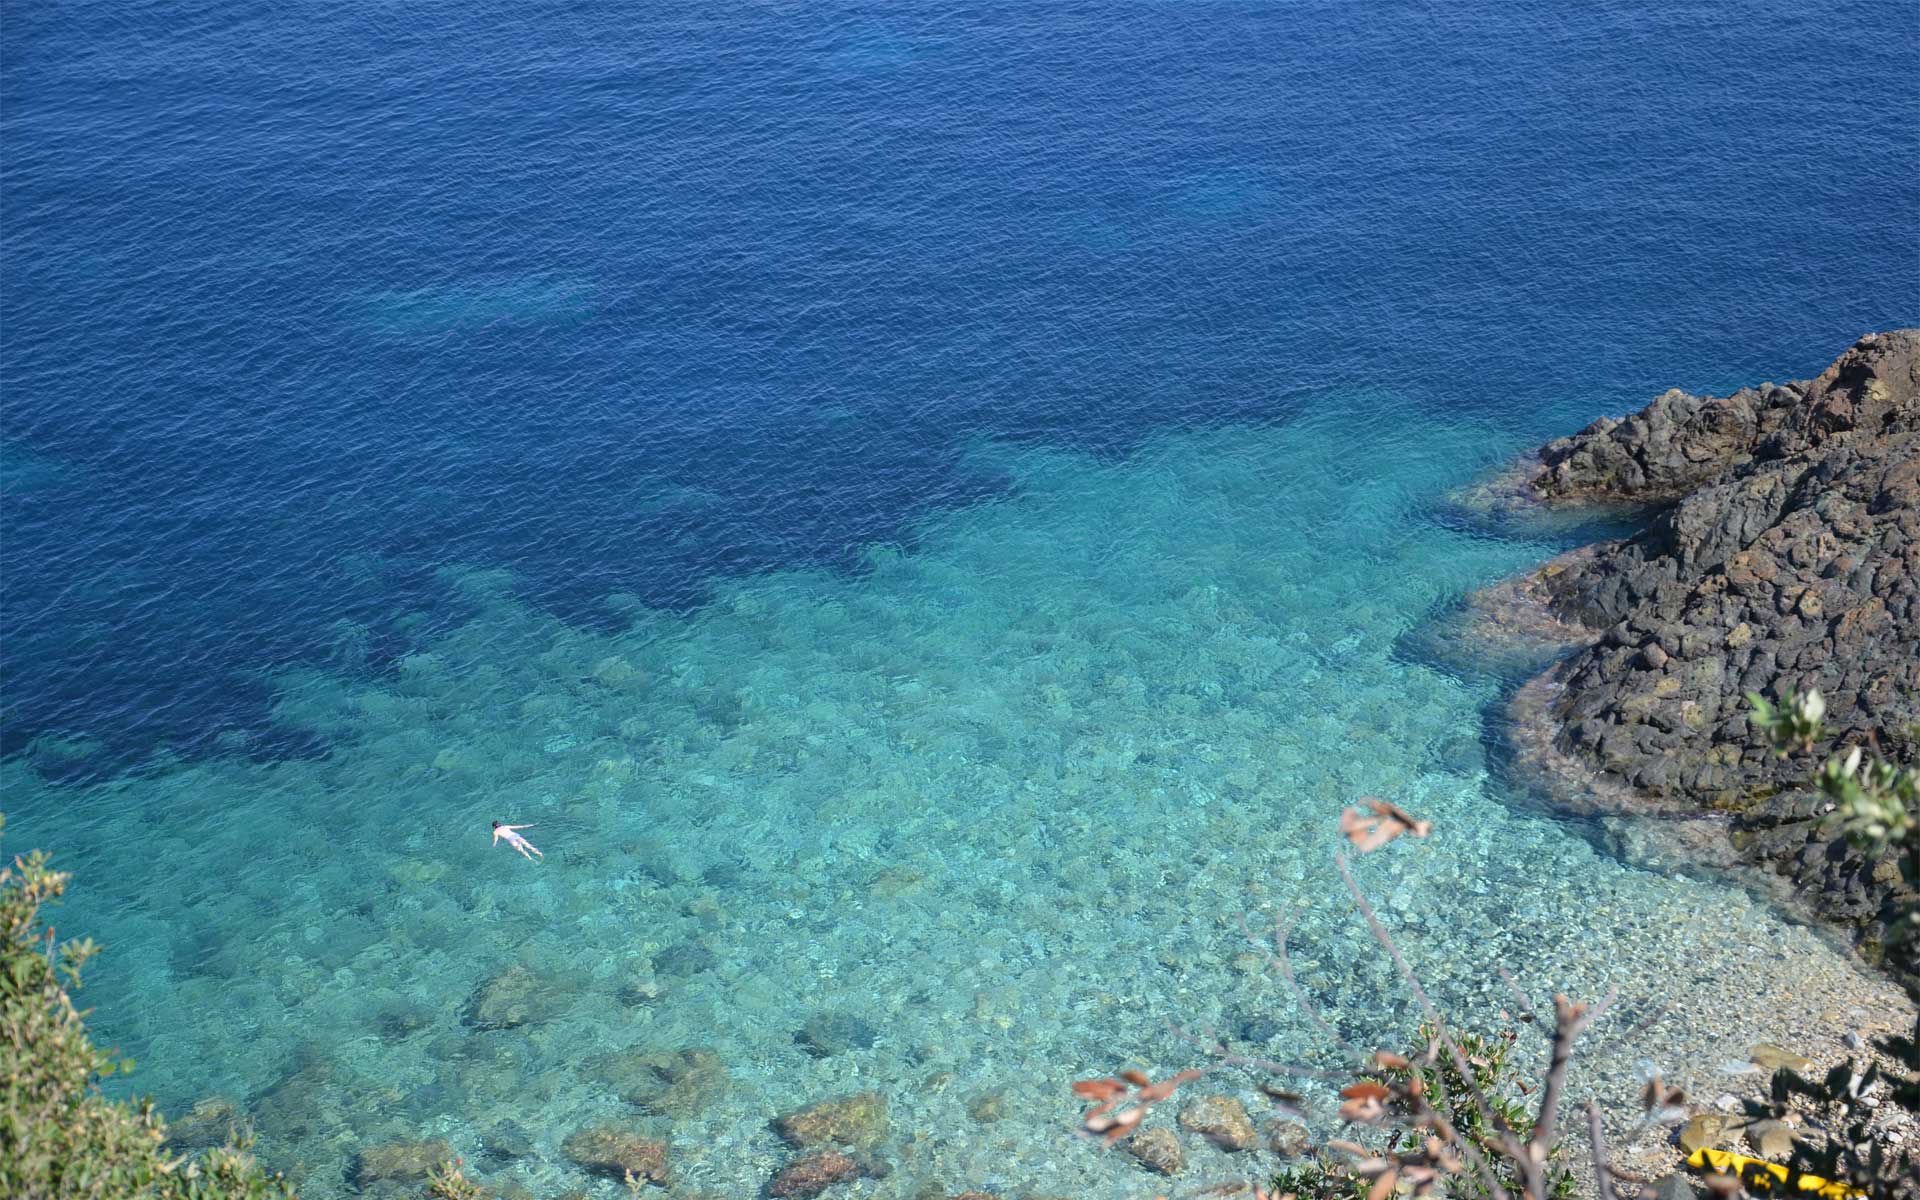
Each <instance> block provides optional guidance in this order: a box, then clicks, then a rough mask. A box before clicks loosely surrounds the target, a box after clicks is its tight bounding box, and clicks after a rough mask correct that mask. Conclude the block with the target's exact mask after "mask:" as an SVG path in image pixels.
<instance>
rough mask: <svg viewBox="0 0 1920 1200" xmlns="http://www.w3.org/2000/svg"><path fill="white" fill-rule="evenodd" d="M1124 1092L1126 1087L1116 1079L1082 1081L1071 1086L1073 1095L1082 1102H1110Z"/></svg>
mask: <svg viewBox="0 0 1920 1200" xmlns="http://www.w3.org/2000/svg"><path fill="white" fill-rule="evenodd" d="M1126 1092H1127V1085H1126V1084H1124V1083H1121V1082H1120V1081H1119V1080H1118V1079H1082V1080H1080V1081H1079V1082H1077V1083H1075V1084H1074V1085H1073V1094H1074V1095H1076V1096H1078V1097H1080V1098H1081V1099H1082V1100H1111V1099H1113V1098H1114V1097H1115V1096H1124V1095H1125V1094H1126Z"/></svg>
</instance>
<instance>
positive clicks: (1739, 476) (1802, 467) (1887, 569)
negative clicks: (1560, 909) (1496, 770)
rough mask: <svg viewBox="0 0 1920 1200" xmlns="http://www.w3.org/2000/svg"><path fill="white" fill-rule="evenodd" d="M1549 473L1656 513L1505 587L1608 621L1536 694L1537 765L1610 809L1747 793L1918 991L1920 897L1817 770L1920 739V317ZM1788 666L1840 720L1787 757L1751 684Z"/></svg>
mask: <svg viewBox="0 0 1920 1200" xmlns="http://www.w3.org/2000/svg"><path fill="white" fill-rule="evenodd" d="M1529 486H1530V487H1531V490H1532V492H1533V493H1534V495H1535V496H1536V497H1539V498H1541V499H1544V500H1545V501H1547V502H1548V503H1553V504H1561V505H1564V504H1566V503H1569V502H1579V503H1588V502H1592V501H1595V500H1603V501H1613V500H1624V501H1629V502H1632V503H1636V504H1642V505H1650V506H1653V511H1652V512H1651V515H1650V516H1649V517H1648V518H1647V519H1646V521H1645V524H1644V527H1643V528H1642V529H1641V530H1640V532H1638V533H1636V534H1634V535H1633V536H1632V537H1629V538H1626V539H1624V540H1622V541H1617V542H1604V543H1599V544H1597V545H1595V546H1591V547H1586V548H1584V549H1582V550H1580V551H1576V552H1573V553H1572V554H1569V555H1566V556H1563V557H1562V559H1559V560H1556V561H1555V563H1554V564H1549V566H1548V567H1547V568H1543V569H1542V570H1540V571H1538V572H1535V573H1533V574H1532V575H1531V576H1530V577H1529V578H1528V580H1527V582H1526V584H1525V586H1522V587H1518V588H1516V587H1513V586H1511V585H1509V586H1507V587H1506V588H1505V589H1504V590H1502V589H1490V590H1489V595H1490V596H1492V595H1493V593H1496V592H1497V593H1498V596H1493V599H1492V600H1490V601H1487V603H1495V602H1496V601H1498V600H1500V599H1502V598H1504V600H1506V601H1509V602H1511V603H1509V604H1507V605H1506V607H1518V608H1525V607H1527V606H1528V605H1529V604H1531V605H1534V606H1536V607H1537V608H1538V609H1540V610H1541V611H1542V612H1543V613H1544V614H1545V616H1544V618H1543V619H1542V620H1541V621H1540V622H1536V624H1538V625H1540V626H1541V627H1550V626H1551V625H1552V624H1553V623H1554V622H1558V623H1561V624H1565V625H1569V626H1573V627H1576V628H1579V629H1583V630H1585V631H1586V634H1585V636H1586V638H1587V639H1590V641H1587V642H1586V644H1585V645H1584V647H1583V648H1579V649H1576V650H1575V651H1574V652H1573V653H1572V655H1571V657H1569V658H1567V659H1566V660H1565V661H1563V662H1561V663H1559V664H1558V665H1556V666H1553V667H1551V668H1549V669H1547V670H1546V671H1545V672H1544V673H1542V674H1541V675H1540V676H1539V677H1537V678H1536V679H1535V680H1534V681H1533V682H1532V683H1529V684H1528V685H1527V686H1526V687H1525V688H1522V689H1521V691H1520V693H1519V696H1518V697H1517V698H1516V700H1515V704H1514V712H1513V716H1514V721H1513V723H1512V726H1513V730H1514V740H1515V743H1516V749H1517V752H1518V754H1519V757H1520V758H1521V760H1522V766H1523V769H1524V768H1525V767H1527V766H1531V767H1533V768H1534V770H1535V772H1536V773H1537V774H1538V775H1539V776H1540V781H1541V782H1542V783H1544V784H1545V785H1546V786H1548V787H1549V788H1550V789H1552V790H1553V791H1554V792H1556V793H1557V794H1558V795H1560V796H1561V798H1562V799H1564V800H1568V801H1570V802H1574V803H1580V804H1583V805H1585V806H1588V807H1598V808H1601V809H1616V810H1624V811H1628V812H1665V813H1670V814H1678V815H1686V814H1692V813H1702V812H1704V813H1713V814H1722V813H1724V814H1731V816H1732V831H1731V843H1732V849H1733V850H1734V851H1737V853H1738V854H1739V855H1740V857H1742V858H1744V859H1745V860H1746V861H1748V862H1751V863H1754V864H1757V865H1761V866H1765V867H1767V868H1769V869H1770V870H1772V871H1774V872H1777V873H1778V874H1780V875H1784V876H1785V877H1787V878H1788V879H1789V880H1791V882H1792V884H1793V886H1794V888H1795V890H1796V891H1797V892H1798V893H1799V894H1800V895H1801V896H1802V897H1803V898H1805V899H1806V900H1807V901H1808V902H1809V903H1810V904H1811V906H1812V907H1813V909H1814V910H1815V911H1816V912H1817V913H1818V914H1820V915H1822V916H1824V917H1826V918H1828V919H1830V920H1833V921H1836V922H1839V923H1841V924H1843V925H1847V926H1851V927H1852V928H1853V929H1854V932H1855V937H1856V943H1857V944H1858V945H1859V946H1860V947H1861V948H1862V950H1863V951H1865V952H1866V953H1868V955H1869V956H1870V957H1872V958H1874V959H1875V960H1876V961H1884V965H1886V966H1887V967H1889V968H1891V970H1892V971H1893V973H1894V974H1895V975H1896V976H1897V977H1899V978H1900V979H1901V980H1902V981H1903V982H1904V983H1906V984H1907V986H1908V988H1909V990H1913V991H1915V992H1916V994H1920V942H1908V943H1905V944H1904V945H1901V944H1892V945H1889V939H1887V937H1886V933H1887V931H1888V929H1889V928H1890V926H1891V923H1892V922H1893V921H1894V920H1895V919H1896V918H1897V915H1898V913H1899V912H1900V911H1901V909H1902V908H1903V907H1905V906H1907V905H1910V904H1913V903H1915V902H1920V895H1916V894H1915V893H1914V891H1913V889H1912V888H1911V886H1910V885H1908V884H1907V883H1906V882H1904V881H1903V880H1901V879H1900V877H1899V874H1898V872H1894V871H1887V870H1884V869H1883V868H1882V865H1881V863H1879V862H1869V861H1867V860H1866V859H1865V856H1864V854H1863V853H1862V852H1861V851H1859V850H1858V849H1856V848H1854V847H1852V846H1850V845H1848V844H1847V843H1846V842H1845V841H1844V839H1842V838H1840V837H1838V836H1837V835H1836V833H1835V831H1834V830H1833V829H1832V828H1831V827H1829V826H1827V825H1825V824H1824V823H1823V822H1822V821H1821V820H1820V817H1821V816H1822V804H1821V800H1820V798H1819V797H1818V796H1817V795H1816V794H1815V793H1813V792H1812V790H1811V789H1810V788H1809V786H1808V775H1809V774H1810V773H1811V771H1812V769H1813V766H1814V765H1816V764H1818V763H1819V762H1820V761H1821V760H1822V759H1823V758H1824V757H1825V755H1826V754H1827V753H1829V752H1830V751H1831V750H1832V749H1833V748H1834V747H1836V746H1841V745H1847V744H1861V743H1864V742H1866V741H1867V740H1868V738H1869V737H1872V738H1873V739H1875V740H1877V741H1878V743H1879V746H1880V748H1881V750H1882V752H1883V753H1885V754H1886V755H1887V756H1888V757H1890V758H1892V759H1895V760H1903V759H1904V760H1908V761H1912V760H1915V759H1920V735H1916V734H1915V733H1914V732H1913V730H1914V729H1915V727H1916V726H1920V330H1914V329H1903V330H1895V331H1893V332H1890V333H1881V334H1872V335H1868V336H1867V337H1864V338H1862V339H1860V341H1859V342H1857V343H1856V344H1855V345H1854V346H1853V347H1852V348H1851V349H1849V350H1848V351H1847V352H1846V353H1845V354H1843V355H1841V356H1840V358H1839V359H1838V360H1836V361H1835V362H1834V363H1833V365H1832V366H1830V367H1828V368H1827V370H1826V371H1825V372H1823V373H1822V374H1821V375H1820V376H1819V377H1818V378H1816V379H1813V380H1809V381H1806V382H1804V383H1796V384H1789V385H1786V386H1784V387H1775V386H1773V385H1762V386H1761V387H1759V388H1749V389H1744V390H1742V391H1740V392H1736V393H1734V394H1733V395H1732V396H1728V397H1724V398H1713V397H1699V396H1690V395H1687V394H1686V393H1681V392H1669V393H1667V394H1666V395H1663V396H1661V397H1660V398H1659V399H1657V400H1655V401H1654V402H1653V404H1651V405H1649V406H1648V407H1647V408H1646V409H1645V410H1643V411H1641V412H1640V413H1636V414H1634V415H1633V416H1631V417H1628V418H1626V419H1625V420H1621V421H1612V420H1603V421H1598V422H1595V423H1594V424H1593V425H1591V426H1589V427H1588V428H1587V429H1585V430H1583V431H1581V432H1580V433H1578V434H1575V435H1574V436H1573V437H1570V438H1563V439H1561V440H1560V441H1557V442H1553V443H1550V444H1549V445H1548V446H1546V447H1544V448H1543V449H1542V450H1541V451H1540V453H1539V462H1538V465H1537V467H1536V468H1535V469H1534V472H1533V475H1532V477H1531V481H1530V484H1529ZM1556 566H1557V567H1558V569H1554V568H1555V567H1556ZM1495 606H1496V607H1498V606H1499V605H1498V604H1496V605H1495ZM1514 623H1515V624H1524V622H1518V621H1516V622H1514ZM1572 640H1573V639H1570V642H1571V641H1572ZM1788 687H1791V688H1794V689H1796V690H1800V691H1804V690H1806V689H1808V688H1818V689H1819V690H1820V692H1821V694H1822V696H1823V697H1824V698H1825V699H1826V701H1827V723H1828V725H1829V726H1830V727H1831V728H1832V729H1833V731H1834V734H1835V736H1834V737H1833V738H1832V739H1831V740H1829V741H1827V742H1824V743H1822V744H1820V745H1818V746H1816V747H1815V748H1814V751H1813V753H1812V754H1810V755H1794V756H1790V757H1789V758H1787V759H1785V760H1782V759H1780V758H1779V757H1777V756H1776V755H1775V754H1774V753H1773V752H1772V749H1771V747H1769V746H1767V745H1765V744H1764V743H1763V740H1762V738H1761V735H1760V734H1759V732H1758V731H1756V730H1755V729H1754V728H1753V726H1752V724H1751V722H1750V721H1749V719H1748V706H1747V702H1746V699H1745V693H1747V692H1750V691H1751V692H1759V693H1761V694H1763V695H1768V696H1774V695H1777V693H1778V691H1779V690H1781V689H1784V688H1788ZM1881 955H1884V956H1885V957H1884V960H1882V959H1881V958H1880V956H1881Z"/></svg>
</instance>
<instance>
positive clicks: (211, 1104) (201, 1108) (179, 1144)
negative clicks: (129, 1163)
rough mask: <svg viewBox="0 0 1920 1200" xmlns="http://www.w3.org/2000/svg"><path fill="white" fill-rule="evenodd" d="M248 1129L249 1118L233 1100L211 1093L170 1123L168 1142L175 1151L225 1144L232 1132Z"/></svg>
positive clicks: (168, 1124) (202, 1148) (168, 1123)
mask: <svg viewBox="0 0 1920 1200" xmlns="http://www.w3.org/2000/svg"><path fill="white" fill-rule="evenodd" d="M245 1128H246V1121H245V1120H244V1119H243V1118H242V1117H241V1116H240V1110H239V1109H237V1108H235V1107H234V1106H233V1101H231V1100H229V1099H227V1098H226V1097H225V1096H208V1097H207V1098H205V1099H203V1100H199V1101H196V1102H195V1103H194V1106H193V1107H192V1108H191V1109H189V1110H188V1111H187V1113H186V1115H185V1116H180V1117H175V1118H174V1119H173V1120H171V1121H168V1122H167V1145H168V1146H169V1147H171V1148H172V1149H175V1150H204V1149H206V1148H207V1147H209V1146H224V1145H225V1144H226V1142H227V1137H228V1135H229V1133H230V1132H232V1131H235V1130H240V1131H244V1130H245Z"/></svg>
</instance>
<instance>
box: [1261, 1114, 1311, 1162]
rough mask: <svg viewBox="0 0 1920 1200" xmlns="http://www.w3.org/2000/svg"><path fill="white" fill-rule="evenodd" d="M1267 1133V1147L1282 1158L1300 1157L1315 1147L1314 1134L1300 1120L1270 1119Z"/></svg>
mask: <svg viewBox="0 0 1920 1200" xmlns="http://www.w3.org/2000/svg"><path fill="white" fill-rule="evenodd" d="M1266 1134H1267V1149H1269V1150H1271V1151H1273V1152H1274V1153H1275V1154H1278V1155H1279V1156H1280V1157H1281V1158H1299V1157H1300V1156H1301V1155H1303V1154H1305V1153H1307V1152H1308V1151H1309V1150H1311V1149H1313V1135H1312V1134H1311V1133H1310V1132H1308V1130H1307V1127H1306V1126H1305V1125H1302V1124H1301V1123H1300V1122H1298V1121H1286V1120H1275V1121H1269V1122H1267V1125H1266Z"/></svg>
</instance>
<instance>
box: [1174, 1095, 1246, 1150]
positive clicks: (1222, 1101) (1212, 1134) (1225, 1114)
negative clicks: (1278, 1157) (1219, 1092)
mask: <svg viewBox="0 0 1920 1200" xmlns="http://www.w3.org/2000/svg"><path fill="white" fill-rule="evenodd" d="M1180 1128H1182V1129H1185V1130H1187V1131H1189V1132H1191V1133H1197V1134H1200V1135H1201V1136H1202V1137H1204V1138H1206V1139H1207V1140H1208V1141H1210V1142H1212V1143H1213V1144H1214V1145H1216V1146H1218V1147H1220V1148H1221V1149H1222V1150H1234V1151H1240V1150H1252V1149H1254V1148H1255V1147H1257V1146H1259V1145H1260V1135H1259V1133H1257V1132H1256V1131H1255V1130H1254V1128H1253V1121H1252V1119H1251V1118H1249V1117H1248V1116H1247V1106H1246V1105H1244V1104H1242V1103H1240V1102H1239V1101H1238V1100H1235V1099H1234V1098H1233V1097H1231V1096H1202V1097H1200V1098H1199V1099H1196V1100H1194V1101H1192V1102H1191V1103H1189V1104H1188V1105H1187V1106H1186V1107H1185V1108H1182V1109H1181V1110H1180Z"/></svg>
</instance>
